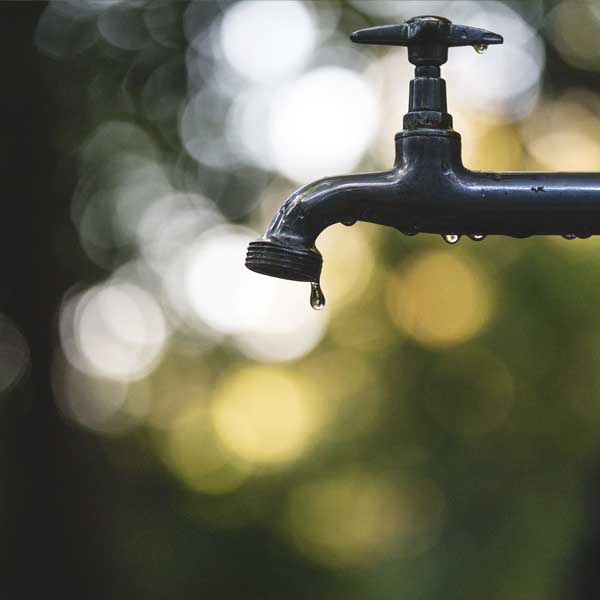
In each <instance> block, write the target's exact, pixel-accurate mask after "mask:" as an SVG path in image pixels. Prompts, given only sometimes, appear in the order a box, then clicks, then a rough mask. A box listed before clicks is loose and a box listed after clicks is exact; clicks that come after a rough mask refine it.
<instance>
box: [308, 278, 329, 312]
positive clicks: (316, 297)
mask: <svg viewBox="0 0 600 600" xmlns="http://www.w3.org/2000/svg"><path fill="white" fill-rule="evenodd" d="M310 305H311V306H312V308H314V309H315V310H322V309H323V308H325V295H324V294H323V290H322V289H321V286H320V285H319V283H318V282H317V281H311V282H310Z"/></svg>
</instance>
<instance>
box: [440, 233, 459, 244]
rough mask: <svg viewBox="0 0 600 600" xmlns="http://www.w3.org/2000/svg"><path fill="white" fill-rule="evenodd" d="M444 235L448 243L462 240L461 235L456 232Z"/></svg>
mask: <svg viewBox="0 0 600 600" xmlns="http://www.w3.org/2000/svg"><path fill="white" fill-rule="evenodd" d="M442 237H443V238H444V241H445V242H446V243H448V244H456V243H457V242H458V240H460V235H457V234H456V233H445V234H444V235H443V236H442Z"/></svg>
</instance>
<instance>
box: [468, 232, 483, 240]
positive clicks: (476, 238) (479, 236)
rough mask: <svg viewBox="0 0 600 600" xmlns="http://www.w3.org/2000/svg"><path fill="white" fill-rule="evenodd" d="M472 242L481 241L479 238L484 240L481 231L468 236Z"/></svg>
mask: <svg viewBox="0 0 600 600" xmlns="http://www.w3.org/2000/svg"><path fill="white" fill-rule="evenodd" d="M469 237H470V238H471V239H472V240H473V241H474V242H481V240H485V235H483V233H474V234H472V235H470V236H469Z"/></svg>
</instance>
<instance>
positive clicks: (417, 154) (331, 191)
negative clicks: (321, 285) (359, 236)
mask: <svg viewBox="0 0 600 600" xmlns="http://www.w3.org/2000/svg"><path fill="white" fill-rule="evenodd" d="M351 39H352V41H354V42H357V43H365V44H391V45H397V46H406V47H407V48H408V58H409V60H410V62H411V63H413V64H414V65H415V67H416V68H415V79H413V80H412V81H411V83H410V100H409V110H408V113H407V114H406V115H405V117H404V130H403V131H401V132H400V133H398V134H397V135H396V160H395V163H394V166H393V168H392V169H390V170H389V171H383V172H377V173H364V174H356V175H345V176H338V177H327V178H325V179H321V180H319V181H315V182H314V183H310V184H308V185H306V186H304V187H302V188H300V189H299V190H297V191H296V192H294V193H293V194H292V195H291V196H290V197H289V198H288V199H287V200H286V201H285V202H284V204H283V205H282V206H281V208H280V209H279V211H278V212H277V214H276V215H275V217H274V219H273V221H272V223H271V225H270V226H269V228H268V230H267V232H266V233H265V235H264V236H263V237H262V238H260V239H259V240H257V241H255V242H252V243H251V244H250V246H249V248H248V254H247V258H246V266H247V267H248V268H249V269H251V270H252V271H255V272H257V273H262V274H265V275H271V276H274V277H281V278H284V279H292V280H296V281H315V282H317V281H319V278H320V273H321V266H322V257H321V254H320V253H319V251H318V250H317V248H316V247H315V240H316V239H317V237H318V235H319V234H320V233H321V232H322V231H323V230H324V229H325V228H326V227H328V226H329V225H332V224H334V223H344V224H346V225H351V224H352V223H354V222H356V221H367V222H370V223H378V224H380V225H386V226H389V227H394V228H396V229H398V230H399V231H401V232H403V233H406V234H409V235H412V234H416V233H437V234H441V235H449V234H453V235H470V236H474V239H479V238H480V237H481V236H485V235H508V236H513V237H527V236H531V235H564V236H567V237H575V236H578V237H588V236H590V235H594V234H600V173H535V172H509V173H494V172H481V171H471V170H469V169H466V168H465V167H464V166H463V164H462V159H461V141H460V135H459V134H458V133H457V132H455V131H453V130H452V117H451V116H450V115H449V114H448V113H447V112H446V111H447V108H446V88H445V82H444V80H443V79H441V78H440V65H441V64H443V63H444V62H446V60H447V56H448V48H449V47H453V46H466V45H470V46H474V47H475V48H484V47H486V46H487V45H490V44H501V43H502V41H503V40H502V37H501V36H499V35H497V34H495V33H491V32H489V31H485V30H482V29H477V28H474V27H464V26H460V25H454V24H452V23H451V22H450V21H448V20H447V19H444V18H442V17H433V16H424V17H415V18H413V19H411V20H409V21H407V22H406V23H403V24H401V25H385V26H381V27H371V28H368V29H361V30H359V31H356V32H354V33H353V34H352V35H351Z"/></svg>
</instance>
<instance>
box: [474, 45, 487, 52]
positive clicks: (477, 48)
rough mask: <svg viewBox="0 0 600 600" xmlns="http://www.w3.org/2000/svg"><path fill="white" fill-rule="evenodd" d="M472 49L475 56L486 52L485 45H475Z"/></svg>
mask: <svg viewBox="0 0 600 600" xmlns="http://www.w3.org/2000/svg"><path fill="white" fill-rule="evenodd" d="M473 49H474V50H475V52H477V54H483V53H484V52H485V51H486V50H487V44H475V45H474V46H473Z"/></svg>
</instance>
